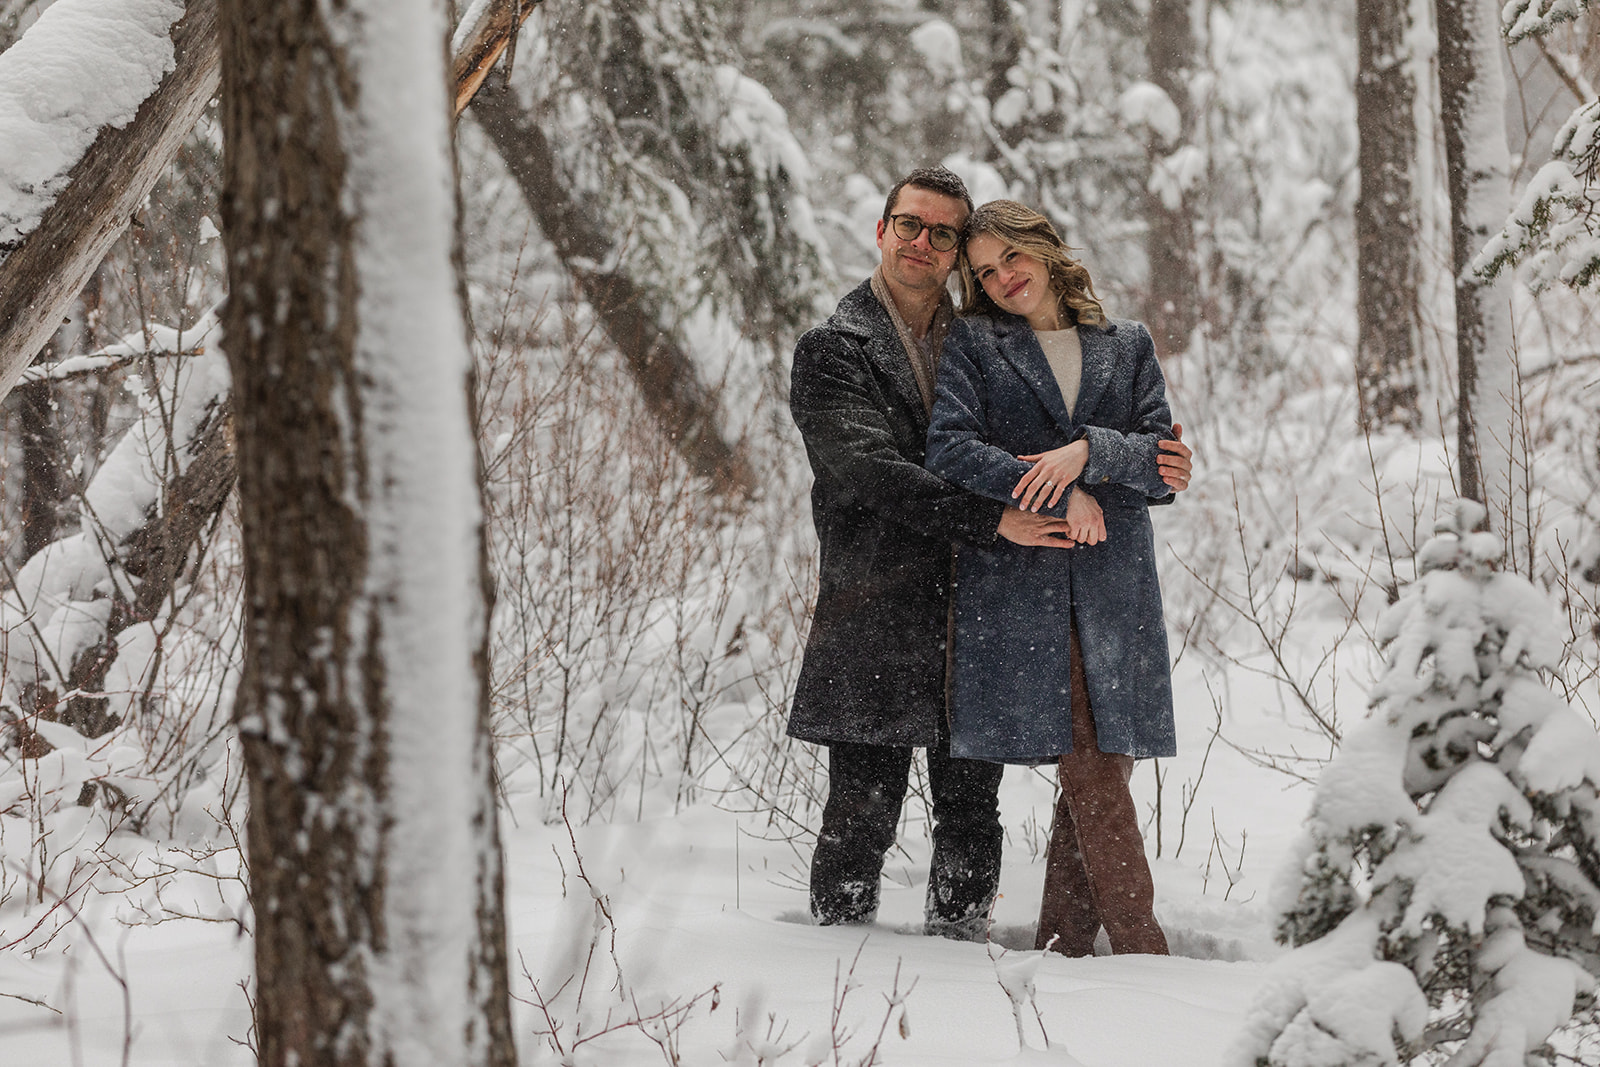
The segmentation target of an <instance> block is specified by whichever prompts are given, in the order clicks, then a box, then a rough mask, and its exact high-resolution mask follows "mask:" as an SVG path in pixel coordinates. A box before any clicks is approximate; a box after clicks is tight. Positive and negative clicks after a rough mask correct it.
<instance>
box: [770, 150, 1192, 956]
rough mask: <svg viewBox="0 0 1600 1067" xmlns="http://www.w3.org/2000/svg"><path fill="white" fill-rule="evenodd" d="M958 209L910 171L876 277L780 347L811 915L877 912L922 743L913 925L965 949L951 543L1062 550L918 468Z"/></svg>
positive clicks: (972, 796) (838, 919) (1047, 523)
mask: <svg viewBox="0 0 1600 1067" xmlns="http://www.w3.org/2000/svg"><path fill="white" fill-rule="evenodd" d="M971 211H972V198H971V197H970V196H969V195H968V193H967V189H966V186H965V184H963V182H962V181H961V179H960V178H959V177H957V176H956V175H955V174H954V173H952V172H951V171H949V170H946V169H945V168H943V167H931V168H923V169H919V170H915V171H913V172H912V173H910V174H909V175H907V176H906V177H905V178H904V179H902V180H901V181H900V183H899V184H897V185H896V186H895V187H894V188H893V189H892V190H891V191H890V193H889V197H888V200H887V202H886V203H885V205H884V212H883V218H882V219H880V220H879V221H878V227H877V231H878V249H879V251H880V252H881V253H882V258H881V263H880V265H879V267H878V269H877V270H876V271H874V272H873V275H872V277H871V278H870V279H868V280H867V281H865V282H863V283H861V284H860V285H859V286H857V287H856V288H855V289H854V290H853V291H851V292H850V293H849V294H847V295H846V296H845V298H844V299H843V300H841V301H840V302H839V306H838V308H837V310H835V312H834V313H833V315H832V317H830V318H829V319H828V321H827V322H825V323H824V324H823V325H821V326H819V327H817V328H816V329H813V330H811V331H809V332H808V333H806V335H805V336H803V337H802V338H801V339H800V342H799V344H798V345H797V346H796V347H795V354H794V370H793V377H792V381H791V388H790V401H789V402H790V407H791V410H792V411H793V414H794V420H795V423H796V425H798V426H799V428H800V433H801V436H802V437H803V438H804V439H805V445H806V455H807V458H808V459H809V460H810V462H811V469H812V473H813V474H814V476H815V484H814V485H813V486H812V490H811V506H812V517H813V520H814V521H815V523H816V527H817V537H818V539H819V541H820V542H821V545H822V565H821V576H820V579H821V580H820V584H819V588H818V592H817V605H816V611H815V615H814V617H813V620H812V624H811V632H810V636H809V638H808V639H807V641H806V650H805V658H804V661H803V662H802V664H801V668H800V678H799V681H798V683H797V686H796V689H795V695H794V701H793V704H792V707H791V713H790V718H789V735H790V736H791V737H795V738H799V739H800V740H803V741H812V742H815V743H818V744H823V745H826V746H827V747H828V801H827V804H826V806H825V807H824V809H823V813H822V828H821V831H820V832H819V833H818V836H817V847H816V852H815V854H814V856H813V857H812V863H811V913H812V915H813V916H815V918H816V920H817V922H819V923H822V924H833V923H868V922H871V921H872V920H873V918H874V917H875V916H876V914H877V910H878V881H879V878H880V876H881V874H882V871H883V861H884V856H885V855H886V854H887V853H888V851H889V849H890V848H891V847H893V845H894V838H895V826H896V824H897V823H898V821H899V818H900V807H901V804H902V802H903V801H904V799H905V793H906V785H907V782H908V779H909V775H910V769H911V754H912V751H911V750H912V749H913V748H926V749H927V750H928V785H929V788H930V791H931V793H932V799H933V859H932V862H931V864H930V870H929V872H928V897H927V903H926V905H925V911H924V919H925V925H924V929H925V931H926V932H928V933H930V934H940V935H942V936H946V937H954V938H961V939H971V940H982V938H983V935H984V931H985V925H986V921H987V917H988V913H989V908H990V906H991V904H992V903H993V901H994V895H995V887H996V884H997V882H998V881H999V877H1000V842H1001V836H1002V832H1001V828H1000V814H999V801H998V797H997V793H998V790H999V786H1000V777H1001V773H1002V771H1003V767H1002V766H1001V765H1000V764H998V763H987V762H982V761H977V760H961V759H953V758H951V756H950V752H949V748H950V741H949V734H948V723H947V720H946V717H945V714H944V708H945V646H946V635H947V627H948V624H949V611H950V578H951V562H952V558H951V543H952V542H968V543H971V544H976V545H987V544H992V543H993V542H994V540H995V538H996V537H1004V538H1006V539H1007V540H1010V541H1014V542H1016V543H1017V544H1021V545H1035V546H1044V547H1058V548H1063V549H1065V548H1068V547H1069V546H1070V544H1071V542H1070V541H1069V540H1068V539H1067V524H1066V521H1065V520H1062V519H1054V518H1050V517H1048V516H1045V515H1041V514H1037V513H1034V512H1025V511H1020V510H1018V509H1016V508H1011V507H1006V506H1005V505H1003V504H1001V503H999V502H998V501H993V500H988V499H985V498H983V497H979V496H976V495H974V494H971V493H968V492H966V491H964V490H962V489H958V488H957V487H955V486H953V485H951V484H949V483H948V482H945V481H943V480H942V479H940V478H938V477H936V476H935V475H933V474H930V473H929V472H928V471H926V470H924V469H923V466H922V459H923V451H924V447H925V440H926V435H927V432H928V416H929V413H930V411H931V410H932V407H933V387H934V374H935V368H936V365H937V362H938V354H939V351H940V348H941V346H942V345H943V341H944V335H945V332H946V330H947V329H948V327H949V324H950V321H951V319H952V317H953V314H954V309H953V307H952V305H951V300H950V296H949V293H948V291H947V289H946V286H945V283H946V281H947V280H948V279H949V277H950V271H951V270H952V269H953V268H954V267H955V263H956V251H957V246H958V244H959V242H960V235H961V230H962V227H963V225H964V224H965V223H966V220H967V216H968V214H969V213H970V212H971ZM1163 447H1165V448H1169V451H1170V452H1171V455H1170V456H1169V457H1164V465H1165V467H1166V469H1167V471H1168V472H1169V473H1170V477H1169V481H1171V483H1172V484H1173V485H1174V487H1175V488H1182V487H1183V485H1186V484H1187V482H1188V474H1189V456H1188V449H1187V448H1185V447H1184V446H1183V445H1182V444H1181V443H1163ZM1180 482H1181V483H1182V484H1179V483H1180Z"/></svg>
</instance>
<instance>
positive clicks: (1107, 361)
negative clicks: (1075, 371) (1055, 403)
mask: <svg viewBox="0 0 1600 1067" xmlns="http://www.w3.org/2000/svg"><path fill="white" fill-rule="evenodd" d="M1115 329H1116V327H1115V326H1109V327H1102V326H1080V327H1078V347H1079V348H1081V349H1082V350H1083V380H1082V381H1081V382H1079V384H1078V403H1077V404H1076V405H1075V406H1074V407H1073V409H1072V413H1073V415H1074V416H1075V417H1076V418H1077V420H1078V421H1079V422H1082V421H1083V420H1084V419H1086V418H1088V417H1089V413H1090V412H1092V411H1093V410H1094V409H1095V405H1097V404H1099V403H1100V397H1101V396H1102V395H1103V394H1104V393H1105V391H1106V386H1107V385H1108V384H1110V382H1111V374H1112V372H1113V371H1115V370H1116V369H1117V342H1116V339H1115V338H1114V337H1112V331H1114V330H1115Z"/></svg>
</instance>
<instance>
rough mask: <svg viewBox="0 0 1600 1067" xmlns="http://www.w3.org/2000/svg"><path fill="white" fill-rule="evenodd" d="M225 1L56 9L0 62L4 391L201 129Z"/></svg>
mask: <svg viewBox="0 0 1600 1067" xmlns="http://www.w3.org/2000/svg"><path fill="white" fill-rule="evenodd" d="M217 80H218V65H217V34H216V4H215V0H192V2H191V3H189V4H188V5H187V9H186V8H185V5H184V4H183V3H180V2H178V0H57V2H56V3H55V4H52V5H51V6H50V8H48V9H47V10H46V11H45V13H44V14H43V15H41V16H40V17H39V21H38V22H36V23H35V24H34V25H33V26H32V27H30V28H29V30H28V32H27V33H26V34H24V35H23V37H22V39H21V40H20V41H18V42H17V43H16V44H15V45H13V46H12V47H11V48H9V49H7V50H6V51H5V52H4V53H0V395H4V394H5V393H7V392H9V391H10V389H11V386H12V385H13V384H14V383H15V382H16V380H17V377H18V375H20V374H21V373H22V370H23V368H25V367H26V366H27V365H28V364H29V363H30V362H32V360H33V357H34V356H35V355H36V354H37V353H38V351H39V349H40V348H41V347H42V346H43V345H44V343H45V341H46V340H47V339H48V338H49V336H50V334H51V333H52V332H53V331H54V330H55V329H56V327H57V326H59V325H60V323H61V317H62V315H63V314H64V313H65V310H66V308H67V306H68V305H69V304H70V302H71V301H72V300H73V298H75V297H76V296H77V295H78V292H79V291H80V290H81V289H82V288H83V285H84V282H85V281H86V280H87V279H88V277H89V275H90V274H91V273H92V272H93V271H94V269H95V268H96V267H97V266H99V264H100V262H101V261H102V260H103V259H104V258H105V255H106V253H107V252H108V251H109V250H110V248H111V246H112V244H113V243H114V242H115V241H116V239H117V238H118V237H119V236H120V235H121V234H122V231H123V230H124V229H125V228H126V227H127V225H128V220H129V218H130V217H131V216H132V215H133V213H134V212H135V211H137V210H138V208H139V205H140V204H141V203H143V201H144V198H145V197H146V196H148V195H149V192H150V189H151V187H152V186H154V185H155V182H156V179H157V178H158V177H159V176H160V174H161V172H162V171H163V170H164V169H165V168H166V166H167V164H168V163H169V162H170V161H171V159H172V156H173V154H174V153H175V152H176V151H177V149H178V146H179V145H180V144H181V143H182V141H183V138H184V137H185V136H186V135H187V134H188V133H189V131H190V130H191V129H193V128H194V124H195V122H196V121H198V119H199V117H200V112H201V111H202V110H203V109H204V108H205V104H206V101H207V100H209V99H210V98H211V97H212V95H213V94H214V93H215V92H216V89H217Z"/></svg>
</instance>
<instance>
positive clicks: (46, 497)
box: [14, 349, 66, 559]
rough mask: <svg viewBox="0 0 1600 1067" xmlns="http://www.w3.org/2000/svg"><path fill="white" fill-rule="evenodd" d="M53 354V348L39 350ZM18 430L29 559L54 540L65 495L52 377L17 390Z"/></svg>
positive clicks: (62, 446) (25, 548)
mask: <svg viewBox="0 0 1600 1067" xmlns="http://www.w3.org/2000/svg"><path fill="white" fill-rule="evenodd" d="M39 358H40V359H41V360H48V359H50V358H51V350H50V349H46V350H45V351H44V352H41V353H40V354H39ZM14 403H15V404H16V418H17V434H18V436H19V437H21V438H22V555H23V558H24V559H26V558H28V557H30V556H32V555H33V554H34V553H35V552H37V551H39V550H40V549H41V548H43V547H44V546H45V545H48V544H49V543H50V542H51V541H53V540H55V536H56V522H57V520H58V516H59V514H60V510H61V501H62V498H63V497H64V496H65V495H66V494H65V490H64V488H63V486H62V477H61V476H62V470H61V464H62V461H63V459H64V452H65V448H66V446H65V442H64V441H63V440H62V438H61V432H60V427H59V426H58V424H57V420H56V412H55V407H56V399H55V384H54V383H53V382H51V381H50V380H49V379H45V380H43V381H37V382H30V383H28V384H27V385H24V386H21V387H19V388H18V389H17V390H16V393H15V397H14Z"/></svg>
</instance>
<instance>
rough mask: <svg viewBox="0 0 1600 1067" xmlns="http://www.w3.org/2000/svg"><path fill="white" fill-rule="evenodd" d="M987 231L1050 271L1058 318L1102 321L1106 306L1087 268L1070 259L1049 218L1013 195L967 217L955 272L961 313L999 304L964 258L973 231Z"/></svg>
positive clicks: (990, 310)
mask: <svg viewBox="0 0 1600 1067" xmlns="http://www.w3.org/2000/svg"><path fill="white" fill-rule="evenodd" d="M982 234H990V235H991V236H994V237H997V238H999V239H1000V240H1002V241H1004V242H1005V243H1006V244H1008V245H1010V246H1011V247H1013V248H1015V249H1017V250H1019V251H1022V252H1026V253H1027V254H1028V255H1030V256H1033V257H1034V258H1036V259H1038V260H1039V261H1040V262H1042V263H1043V264H1044V265H1045V267H1046V268H1048V270H1049V271H1050V288H1051V289H1052V290H1054V291H1055V294H1056V306H1057V307H1058V308H1059V309H1060V312H1061V321H1062V322H1063V323H1073V322H1075V323H1079V324H1082V325H1089V326H1104V325H1105V324H1106V322H1107V315H1106V309H1105V307H1104V305H1102V304H1101V303H1100V298H1099V297H1098V296H1096V295H1095V291H1094V282H1093V280H1092V279H1090V277H1089V271H1088V268H1086V267H1085V266H1084V265H1083V264H1082V263H1080V262H1078V261H1077V260H1075V259H1073V258H1072V256H1071V255H1070V254H1069V253H1070V252H1071V249H1069V248H1068V247H1067V244H1066V242H1065V241H1063V240H1062V239H1061V238H1060V236H1058V235H1057V234H1056V228H1055V227H1054V226H1052V225H1050V220H1049V219H1047V218H1045V217H1044V216H1043V215H1041V214H1039V213H1038V212H1037V211H1035V210H1033V209H1032V208H1030V207H1026V206H1024V205H1022V204H1019V203H1017V202H1016V201H1015V200H991V201H989V202H988V203H987V204H984V205H983V206H982V207H979V208H977V209H975V210H974V211H973V212H972V214H971V215H969V216H968V217H967V225H966V231H965V233H964V234H963V236H962V239H961V253H960V255H959V256H957V258H956V264H957V266H958V268H959V269H960V272H961V314H963V315H994V314H998V313H999V312H1000V308H999V307H998V306H996V304H995V302H994V301H993V300H991V299H990V298H989V294H988V293H986V292H984V291H983V286H982V285H980V284H979V283H978V279H977V276H976V275H975V274H974V273H973V270H972V261H971V260H970V259H968V258H967V245H968V244H970V243H971V241H972V239H973V238H974V237H978V236H980V235H982Z"/></svg>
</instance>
